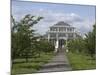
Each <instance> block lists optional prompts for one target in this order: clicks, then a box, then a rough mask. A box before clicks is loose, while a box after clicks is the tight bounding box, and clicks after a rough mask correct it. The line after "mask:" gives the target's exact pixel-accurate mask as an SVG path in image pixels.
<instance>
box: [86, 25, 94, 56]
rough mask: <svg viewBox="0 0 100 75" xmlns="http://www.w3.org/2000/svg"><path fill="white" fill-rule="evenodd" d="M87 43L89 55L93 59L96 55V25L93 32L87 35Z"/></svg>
mask: <svg viewBox="0 0 100 75" xmlns="http://www.w3.org/2000/svg"><path fill="white" fill-rule="evenodd" d="M85 42H86V43H85V46H86V48H87V51H88V53H89V54H90V55H91V57H93V56H94V55H95V53H96V25H93V30H92V32H89V33H88V34H86V38H85Z"/></svg>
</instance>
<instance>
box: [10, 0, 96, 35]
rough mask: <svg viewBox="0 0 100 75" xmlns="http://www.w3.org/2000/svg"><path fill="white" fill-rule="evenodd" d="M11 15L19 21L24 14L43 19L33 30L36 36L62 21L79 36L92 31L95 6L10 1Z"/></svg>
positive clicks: (94, 19)
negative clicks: (76, 31)
mask: <svg viewBox="0 0 100 75" xmlns="http://www.w3.org/2000/svg"><path fill="white" fill-rule="evenodd" d="M11 9H12V15H13V16H14V18H15V19H16V20H17V21H20V19H21V18H23V17H24V16H25V15H26V14H31V15H34V16H42V17H44V18H43V19H42V20H41V21H39V22H38V23H37V24H36V25H34V27H33V29H35V30H36V33H38V34H45V33H46V32H47V31H48V29H49V27H50V26H52V25H54V24H56V23H57V22H59V21H64V22H66V23H68V24H70V25H71V26H73V27H76V28H77V30H78V31H79V32H80V33H81V34H85V33H87V32H89V31H91V30H92V26H93V24H95V21H96V12H95V10H96V9H95V6H90V5H75V4H74V5H73V4H61V3H58V4H57V3H43V2H42V3H39V2H31V1H26V2H25V1H16V0H15V1H14V0H13V1H12V6H11Z"/></svg>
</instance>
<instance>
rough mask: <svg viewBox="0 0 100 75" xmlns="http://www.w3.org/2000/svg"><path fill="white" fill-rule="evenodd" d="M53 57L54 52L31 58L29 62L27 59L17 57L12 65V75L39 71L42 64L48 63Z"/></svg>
mask: <svg viewBox="0 0 100 75" xmlns="http://www.w3.org/2000/svg"><path fill="white" fill-rule="evenodd" d="M52 57H53V53H49V54H43V53H42V54H41V56H40V57H39V58H36V59H35V58H30V59H29V62H27V63H26V62H25V59H15V60H14V62H15V63H14V64H13V65H12V72H11V73H12V75H16V74H29V73H35V72H37V71H38V70H39V69H40V68H41V66H42V65H44V64H45V63H47V62H48V61H49V60H50V59H51V58H52Z"/></svg>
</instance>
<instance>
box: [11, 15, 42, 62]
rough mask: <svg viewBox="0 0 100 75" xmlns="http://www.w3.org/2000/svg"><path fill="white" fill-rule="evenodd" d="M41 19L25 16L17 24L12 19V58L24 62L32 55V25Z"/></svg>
mask: <svg viewBox="0 0 100 75" xmlns="http://www.w3.org/2000/svg"><path fill="white" fill-rule="evenodd" d="M42 18H43V17H37V18H36V17H35V16H31V15H30V14H28V15H25V17H24V18H23V19H21V20H20V21H19V22H15V20H14V19H13V17H12V24H13V25H12V35H11V36H12V58H13V57H14V58H17V57H24V58H26V61H28V58H29V57H30V56H31V55H32V50H33V49H32V48H33V43H34V40H33V39H34V30H33V28H32V27H33V25H34V24H37V23H38V22H39V21H40V20H41V19H42Z"/></svg>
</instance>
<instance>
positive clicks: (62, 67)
mask: <svg viewBox="0 0 100 75" xmlns="http://www.w3.org/2000/svg"><path fill="white" fill-rule="evenodd" d="M65 53H66V52H65V51H64V50H63V49H62V50H60V51H59V52H58V53H57V55H56V56H54V58H53V59H52V60H50V62H49V63H47V64H45V65H43V67H42V68H41V69H40V70H39V71H38V72H61V71H70V70H72V69H71V67H70V65H69V62H68V59H67V57H66V54H65Z"/></svg>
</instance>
